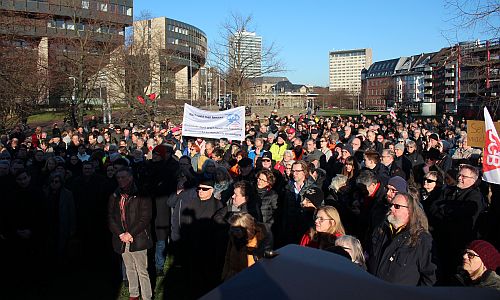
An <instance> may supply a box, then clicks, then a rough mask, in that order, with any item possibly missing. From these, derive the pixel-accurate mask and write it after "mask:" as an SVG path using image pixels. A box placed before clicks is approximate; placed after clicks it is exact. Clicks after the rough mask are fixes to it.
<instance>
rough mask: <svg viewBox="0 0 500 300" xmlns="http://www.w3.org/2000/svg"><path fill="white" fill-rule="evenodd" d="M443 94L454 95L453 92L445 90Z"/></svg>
mask: <svg viewBox="0 0 500 300" xmlns="http://www.w3.org/2000/svg"><path fill="white" fill-rule="evenodd" d="M444 93H445V94H446V95H450V94H451V95H453V94H455V91H454V90H445V91H444Z"/></svg>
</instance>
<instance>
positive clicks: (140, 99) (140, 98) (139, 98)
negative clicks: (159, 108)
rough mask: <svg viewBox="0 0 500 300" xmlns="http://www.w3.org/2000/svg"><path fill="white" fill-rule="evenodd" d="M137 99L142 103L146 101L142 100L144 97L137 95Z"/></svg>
mask: <svg viewBox="0 0 500 300" xmlns="http://www.w3.org/2000/svg"><path fill="white" fill-rule="evenodd" d="M137 101H139V102H140V103H141V104H142V105H144V104H146V101H144V97H142V96H137Z"/></svg>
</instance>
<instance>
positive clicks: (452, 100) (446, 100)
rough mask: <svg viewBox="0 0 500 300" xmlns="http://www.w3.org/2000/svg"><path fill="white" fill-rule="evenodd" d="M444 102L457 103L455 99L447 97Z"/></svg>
mask: <svg viewBox="0 0 500 300" xmlns="http://www.w3.org/2000/svg"><path fill="white" fill-rule="evenodd" d="M444 102H446V103H454V102H455V98H449V97H446V98H444Z"/></svg>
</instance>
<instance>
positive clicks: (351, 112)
mask: <svg viewBox="0 0 500 300" xmlns="http://www.w3.org/2000/svg"><path fill="white" fill-rule="evenodd" d="M360 114H363V115H365V116H376V115H387V114H389V112H388V111H377V110H360V111H359V113H358V111H357V110H355V109H339V108H336V109H322V110H320V112H319V115H321V116H337V115H341V116H359V115H360Z"/></svg>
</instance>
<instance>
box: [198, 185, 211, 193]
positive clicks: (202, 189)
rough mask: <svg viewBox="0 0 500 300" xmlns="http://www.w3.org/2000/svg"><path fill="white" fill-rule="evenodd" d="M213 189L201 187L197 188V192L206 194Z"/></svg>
mask: <svg viewBox="0 0 500 300" xmlns="http://www.w3.org/2000/svg"><path fill="white" fill-rule="evenodd" d="M211 189H212V188H211V187H201V186H199V187H197V188H196V190H197V191H204V192H206V191H209V190H211Z"/></svg>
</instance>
